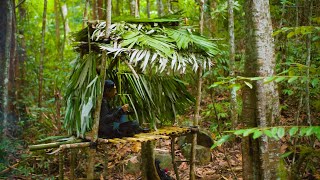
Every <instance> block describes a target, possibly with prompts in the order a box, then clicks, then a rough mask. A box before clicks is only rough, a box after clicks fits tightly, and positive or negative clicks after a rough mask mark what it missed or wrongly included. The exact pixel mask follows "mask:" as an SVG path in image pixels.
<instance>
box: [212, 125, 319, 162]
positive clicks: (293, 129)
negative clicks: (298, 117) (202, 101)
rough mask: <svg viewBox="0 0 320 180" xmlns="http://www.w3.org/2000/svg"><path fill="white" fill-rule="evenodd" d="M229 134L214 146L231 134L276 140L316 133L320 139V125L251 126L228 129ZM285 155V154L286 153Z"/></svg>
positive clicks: (220, 142) (228, 137)
mask: <svg viewBox="0 0 320 180" xmlns="http://www.w3.org/2000/svg"><path fill="white" fill-rule="evenodd" d="M226 133H229V134H228V135H225V136H223V137H222V138H221V139H219V140H218V141H216V142H215V144H214V145H213V146H212V148H214V147H217V146H219V145H221V144H223V143H224V142H226V141H227V140H228V139H230V136H243V137H246V136H249V135H250V136H251V137H252V138H253V139H257V138H259V137H261V136H263V135H265V136H267V137H269V138H273V139H275V140H280V139H282V138H283V137H284V136H289V137H290V138H294V137H297V138H302V137H309V136H312V135H314V136H315V137H316V138H317V139H318V140H320V126H285V127H282V126H279V127H265V128H259V127H256V128H249V129H239V130H235V131H226ZM284 156H285V155H284Z"/></svg>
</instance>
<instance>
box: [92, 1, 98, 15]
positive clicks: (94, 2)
mask: <svg viewBox="0 0 320 180" xmlns="http://www.w3.org/2000/svg"><path fill="white" fill-rule="evenodd" d="M91 2H92V20H97V19H98V10H97V0H92V1H91Z"/></svg>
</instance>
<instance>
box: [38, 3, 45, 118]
mask: <svg viewBox="0 0 320 180" xmlns="http://www.w3.org/2000/svg"><path fill="white" fill-rule="evenodd" d="M46 22H47V0H44V2H43V15H42V31H41V47H40V53H41V54H40V62H39V93H38V94H39V96H38V108H39V121H41V120H42V110H41V108H42V90H43V89H42V88H43V87H42V86H43V64H44V57H45V38H46Z"/></svg>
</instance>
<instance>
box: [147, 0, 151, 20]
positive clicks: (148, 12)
mask: <svg viewBox="0 0 320 180" xmlns="http://www.w3.org/2000/svg"><path fill="white" fill-rule="evenodd" d="M147 17H148V18H150V0H147Z"/></svg>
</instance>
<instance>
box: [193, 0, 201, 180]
mask: <svg viewBox="0 0 320 180" xmlns="http://www.w3.org/2000/svg"><path fill="white" fill-rule="evenodd" d="M203 17H204V0H200V22H199V27H200V34H201V35H202V34H203V24H204V19H203ZM197 77H198V84H197V98H196V109H195V112H194V121H193V126H195V127H197V126H198V124H199V120H200V108H201V107H200V102H201V88H202V65H201V64H200V65H199V68H198V72H197ZM196 146H197V133H193V134H192V144H191V157H190V175H189V176H190V180H194V179H195V178H196V176H195V159H196Z"/></svg>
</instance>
